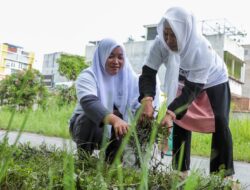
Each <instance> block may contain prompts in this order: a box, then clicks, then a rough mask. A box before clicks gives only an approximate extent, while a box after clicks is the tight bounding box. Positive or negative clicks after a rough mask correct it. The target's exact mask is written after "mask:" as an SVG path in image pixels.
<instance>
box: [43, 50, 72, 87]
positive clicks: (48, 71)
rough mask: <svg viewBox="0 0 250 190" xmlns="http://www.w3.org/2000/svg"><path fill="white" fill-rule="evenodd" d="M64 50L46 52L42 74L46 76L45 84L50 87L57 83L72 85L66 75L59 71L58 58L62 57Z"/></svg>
mask: <svg viewBox="0 0 250 190" xmlns="http://www.w3.org/2000/svg"><path fill="white" fill-rule="evenodd" d="M61 54H63V52H55V53H50V54H45V55H44V58H43V65H42V75H43V76H44V82H45V85H46V86H48V87H55V86H56V85H61V84H65V85H70V84H71V83H72V82H70V81H69V80H68V79H67V78H66V77H64V76H62V75H60V73H59V72H58V67H59V65H58V63H57V59H58V58H60V56H61Z"/></svg>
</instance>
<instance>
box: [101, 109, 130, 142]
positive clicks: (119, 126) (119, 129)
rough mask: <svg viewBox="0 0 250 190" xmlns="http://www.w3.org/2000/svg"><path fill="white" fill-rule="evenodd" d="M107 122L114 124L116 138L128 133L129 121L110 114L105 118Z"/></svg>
mask: <svg viewBox="0 0 250 190" xmlns="http://www.w3.org/2000/svg"><path fill="white" fill-rule="evenodd" d="M105 121H106V123H108V124H110V125H112V127H113V128H114V131H115V136H116V138H119V137H121V136H124V135H125V134H127V132H128V129H129V125H128V123H127V122H125V121H124V120H122V119H121V118H119V117H117V116H116V115H114V114H109V115H107V116H106V118H105Z"/></svg>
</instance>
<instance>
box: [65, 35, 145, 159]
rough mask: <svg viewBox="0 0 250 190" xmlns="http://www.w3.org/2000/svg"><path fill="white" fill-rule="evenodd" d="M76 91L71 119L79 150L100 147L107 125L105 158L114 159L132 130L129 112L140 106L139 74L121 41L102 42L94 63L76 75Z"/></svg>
mask: <svg viewBox="0 0 250 190" xmlns="http://www.w3.org/2000/svg"><path fill="white" fill-rule="evenodd" d="M76 91H77V99H78V105H77V106H76V109H75V111H74V113H73V117H72V119H71V122H70V133H71V135H72V137H73V140H74V141H75V142H76V144H77V147H78V149H83V150H84V151H85V152H87V153H89V154H92V152H93V150H94V149H98V148H100V145H101V142H102V138H103V134H104V126H107V127H108V138H110V144H109V146H108V147H107V150H106V159H107V161H109V162H112V161H113V159H114V157H115V153H116V151H117V150H118V148H119V146H120V144H121V139H122V137H123V136H124V135H125V134H126V133H127V131H128V129H129V124H128V119H129V118H128V111H131V112H134V111H135V110H136V109H137V108H138V107H139V106H140V104H139V102H138V96H139V91H138V77H137V75H136V74H135V73H134V71H133V70H132V68H131V66H130V63H129V62H128V60H127V58H126V55H125V51H124V48H123V46H122V44H118V43H117V42H116V41H114V40H113V39H103V40H102V41H101V42H100V43H99V45H98V47H97V49H96V51H95V53H94V58H93V64H92V65H91V66H90V67H89V68H87V69H85V70H83V71H82V72H81V73H80V75H79V76H78V78H77V81H76ZM104 123H105V124H107V125H104Z"/></svg>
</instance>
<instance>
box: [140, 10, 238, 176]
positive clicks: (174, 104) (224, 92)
mask: <svg viewBox="0 0 250 190" xmlns="http://www.w3.org/2000/svg"><path fill="white" fill-rule="evenodd" d="M157 32H158V36H157V37H156V39H155V42H154V44H153V46H152V48H151V51H150V53H149V55H148V58H147V62H146V64H145V65H144V67H143V72H142V75H141V76H140V79H139V90H140V97H139V100H141V101H145V100H148V101H145V102H146V105H145V106H144V110H143V114H142V117H151V115H152V112H153V111H152V105H151V103H150V100H152V98H153V97H154V94H155V93H154V91H155V82H154V81H155V74H156V73H157V70H158V69H159V67H160V65H161V64H162V63H164V62H165V63H167V64H166V65H167V70H168V69H169V70H172V72H168V75H169V76H168V78H166V81H165V83H166V84H165V86H170V85H171V86H172V88H170V89H169V90H170V91H171V93H172V94H174V95H176V98H174V99H173V100H171V101H170V102H169V104H168V110H167V112H166V115H165V117H164V119H163V120H162V123H161V124H162V126H168V127H171V126H172V122H174V128H173V167H174V168H175V169H178V168H180V169H181V171H183V172H184V173H186V174H187V171H188V170H189V169H190V148H191V131H197V132H203V133H209V132H210V133H211V132H212V145H211V149H212V150H211V161H210V172H211V173H214V172H219V171H220V170H221V169H223V170H224V176H231V175H233V174H234V165H233V145H232V136H231V132H230V129H229V110H230V99H231V93H230V89H229V82H228V73H227V68H226V65H225V63H224V62H223V60H222V59H221V58H220V57H219V56H218V55H217V54H216V53H215V51H214V50H213V49H212V47H211V45H210V43H209V42H208V41H207V40H206V39H205V38H204V37H203V36H202V35H201V34H199V33H198V32H197V27H196V21H195V18H194V16H193V14H191V13H190V12H188V11H186V10H184V9H183V8H180V7H172V8H170V9H168V10H167V12H166V13H165V15H164V16H163V18H162V19H161V21H160V23H159V24H158V26H157ZM173 57H174V58H175V59H174V60H173V59H172V58H173ZM178 71H179V72H178ZM178 78H179V81H181V83H179V90H178V92H177V88H176V86H177V83H178ZM182 145H184V146H183V147H184V156H183V158H180V149H181V147H182ZM179 159H180V160H181V165H180V166H178V162H179Z"/></svg>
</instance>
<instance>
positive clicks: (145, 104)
mask: <svg viewBox="0 0 250 190" xmlns="http://www.w3.org/2000/svg"><path fill="white" fill-rule="evenodd" d="M152 103H153V98H152V97H145V98H143V99H142V100H141V105H142V110H141V116H140V121H144V120H148V119H150V120H151V119H153V118H154V108H153V105H152Z"/></svg>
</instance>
